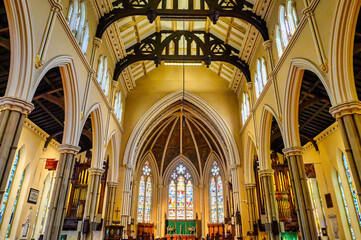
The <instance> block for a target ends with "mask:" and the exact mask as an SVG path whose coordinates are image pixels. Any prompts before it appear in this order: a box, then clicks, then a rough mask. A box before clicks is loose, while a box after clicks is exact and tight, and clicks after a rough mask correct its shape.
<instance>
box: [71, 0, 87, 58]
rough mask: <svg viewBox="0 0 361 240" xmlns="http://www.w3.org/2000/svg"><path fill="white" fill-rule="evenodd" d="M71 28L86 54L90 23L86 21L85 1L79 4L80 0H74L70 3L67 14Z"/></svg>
mask: <svg viewBox="0 0 361 240" xmlns="http://www.w3.org/2000/svg"><path fill="white" fill-rule="evenodd" d="M67 21H68V24H69V28H70V30H71V31H72V33H73V34H74V37H75V38H76V40H77V42H78V43H79V45H80V48H81V51H82V52H83V53H84V54H85V53H86V50H87V48H88V43H89V38H90V37H89V31H90V28H89V23H88V22H87V21H86V5H85V2H81V3H80V4H79V1H78V0H74V1H72V2H71V4H70V5H69V11H68V16H67Z"/></svg>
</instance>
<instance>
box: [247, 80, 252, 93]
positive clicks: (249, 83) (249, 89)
mask: <svg viewBox="0 0 361 240" xmlns="http://www.w3.org/2000/svg"><path fill="white" fill-rule="evenodd" d="M246 85H247V89H248V91H249V92H252V88H253V82H248V83H246Z"/></svg>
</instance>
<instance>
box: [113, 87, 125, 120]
mask: <svg viewBox="0 0 361 240" xmlns="http://www.w3.org/2000/svg"><path fill="white" fill-rule="evenodd" d="M114 113H115V116H116V117H117V119H118V121H119V122H120V123H122V115H123V103H122V94H121V92H120V91H118V92H117V93H116V94H115V101H114Z"/></svg>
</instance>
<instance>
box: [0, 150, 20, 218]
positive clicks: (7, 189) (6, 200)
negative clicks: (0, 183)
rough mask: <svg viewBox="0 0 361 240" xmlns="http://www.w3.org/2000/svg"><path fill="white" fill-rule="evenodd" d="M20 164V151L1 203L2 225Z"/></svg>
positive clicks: (0, 215)
mask: <svg viewBox="0 0 361 240" xmlns="http://www.w3.org/2000/svg"><path fill="white" fill-rule="evenodd" d="M18 163H19V151H18V152H17V153H16V156H15V160H14V164H13V167H12V168H11V172H10V177H9V181H8V185H7V186H6V189H5V193H4V197H3V201H2V203H1V208H0V224H1V222H2V220H3V216H4V213H5V208H6V204H7V202H8V198H9V194H10V190H11V186H12V184H13V181H14V176H15V172H16V168H17V166H18Z"/></svg>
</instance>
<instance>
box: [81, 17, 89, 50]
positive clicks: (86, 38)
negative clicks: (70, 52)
mask: <svg viewBox="0 0 361 240" xmlns="http://www.w3.org/2000/svg"><path fill="white" fill-rule="evenodd" d="M89 39H90V36H89V22H87V23H86V24H85V27H84V33H83V36H82V40H81V42H80V46H81V51H82V53H86V50H87V49H88V43H89Z"/></svg>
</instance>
